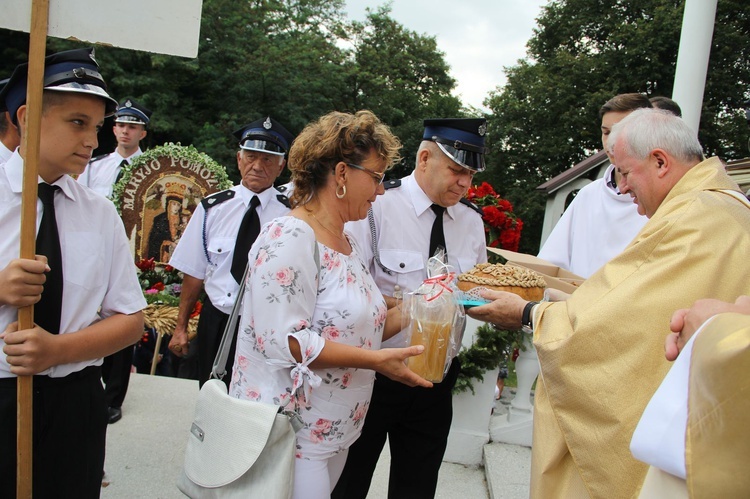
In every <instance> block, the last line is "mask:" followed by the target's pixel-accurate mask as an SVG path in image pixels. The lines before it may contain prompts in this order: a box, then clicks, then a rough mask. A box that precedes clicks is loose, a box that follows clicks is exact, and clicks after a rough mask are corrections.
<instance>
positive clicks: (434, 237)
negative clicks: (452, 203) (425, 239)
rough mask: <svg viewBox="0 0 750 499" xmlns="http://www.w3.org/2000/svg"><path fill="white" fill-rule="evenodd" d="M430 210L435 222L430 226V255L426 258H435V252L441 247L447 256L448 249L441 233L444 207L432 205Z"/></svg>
mask: <svg viewBox="0 0 750 499" xmlns="http://www.w3.org/2000/svg"><path fill="white" fill-rule="evenodd" d="M430 208H432V211H434V212H435V221H434V222H433V224H432V232H430V253H429V254H428V255H427V258H432V257H433V256H435V251H436V250H437V249H438V248H441V247H442V248H443V249H444V250H445V254H446V256H447V255H448V249H447V248H446V246H445V233H444V232H443V213H445V207H443V206H440V205H437V204H433V205H432V206H430Z"/></svg>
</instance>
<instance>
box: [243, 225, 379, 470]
mask: <svg viewBox="0 0 750 499" xmlns="http://www.w3.org/2000/svg"><path fill="white" fill-rule="evenodd" d="M349 241H350V242H351V245H352V253H351V254H350V255H344V254H342V253H339V252H337V251H334V250H332V249H330V248H328V247H326V246H324V245H322V244H320V243H318V242H317V241H316V239H315V233H314V232H313V230H312V228H311V227H310V226H309V225H307V224H306V223H305V222H303V221H302V220H299V219H297V218H294V217H291V216H286V217H280V218H277V219H275V220H273V221H272V222H270V223H268V224H266V226H265V227H264V228H263V230H262V232H261V234H260V235H259V236H258V239H257V240H256V242H255V243H254V244H253V247H252V249H251V250H250V256H249V261H250V272H249V275H248V281H247V285H246V294H245V299H244V303H243V307H242V319H241V321H240V328H239V332H238V336H237V353H236V357H235V363H234V370H233V372H232V383H231V385H230V389H229V392H230V395H232V396H234V397H238V398H242V399H248V400H256V401H259V402H264V403H268V404H276V405H282V406H284V407H285V408H287V409H289V410H294V409H295V406H299V413H300V415H301V416H302V419H303V421H304V423H305V425H304V427H303V428H302V429H301V430H300V431H299V432H297V457H298V458H302V459H327V458H329V457H331V456H333V455H334V454H336V453H337V452H339V451H341V450H343V449H346V448H348V447H349V446H350V445H352V444H353V443H354V441H355V440H356V439H357V438H358V437H359V434H360V432H361V431H362V426H363V425H364V419H365V414H366V413H367V409H368V407H369V404H370V395H371V394H372V385H373V381H374V378H375V373H374V372H373V371H371V370H368V369H354V368H332V369H316V370H314V371H313V370H311V369H310V368H309V367H308V365H309V364H310V362H312V361H313V360H315V358H316V357H317V356H318V354H320V351H321V350H322V349H323V346H324V345H325V340H328V341H335V342H338V343H343V344H346V345H352V346H355V347H359V348H366V349H368V350H372V349H379V348H380V341H381V338H382V334H383V326H384V324H385V317H386V306H385V301H384V299H383V296H382V295H381V293H380V291H379V290H378V288H377V287H376V286H375V283H374V281H373V280H372V277H371V276H370V273H369V271H368V270H367V268H366V267H365V266H364V264H363V263H362V261H361V257H360V256H359V254H358V252H357V247H356V243H355V242H354V241H353V239H352V238H349ZM315 245H317V246H318V249H319V255H318V260H317V261H316V258H315ZM318 262H319V264H320V267H319V268H318ZM318 273H319V275H318ZM289 335H291V336H294V337H295V338H296V339H297V341H298V342H299V344H300V347H301V351H302V356H303V358H302V362H299V363H298V362H297V361H295V360H294V357H292V354H291V353H290V351H289V342H288V336H289Z"/></svg>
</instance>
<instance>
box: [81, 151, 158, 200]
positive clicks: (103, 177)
mask: <svg viewBox="0 0 750 499" xmlns="http://www.w3.org/2000/svg"><path fill="white" fill-rule="evenodd" d="M141 154H143V151H141V148H140V147H139V148H138V150H137V151H136V152H134V153H133V154H132V155H131V156H129V157H127V158H123V157H122V156H120V153H119V152H117V149H115V150H114V152H111V153H109V154H107V155H106V156H105V157H103V158H101V159H94V160H92V161H91V162H90V163H89V164H88V165H87V166H86V170H84V172H83V173H82V174H81V175H80V176H79V177H78V182H79V183H80V184H81V185H85V186H86V187H88V188H89V189H92V190H93V191H94V192H97V193H99V194H101V195H102V196H106V197H108V198H111V197H112V190H113V187H114V185H115V182H116V181H117V176H118V175H119V174H120V171H121V170H122V167H121V166H120V165H121V164H122V162H123V160H125V161H127V162H128V164H130V163H132V162H133V160H134V159H135V158H137V157H138V156H140V155H141Z"/></svg>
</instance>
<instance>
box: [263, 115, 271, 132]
mask: <svg viewBox="0 0 750 499" xmlns="http://www.w3.org/2000/svg"><path fill="white" fill-rule="evenodd" d="M272 126H273V124H272V123H271V117H270V116H268V117H266V121H264V122H263V128H265V129H266V130H270V129H271V127H272Z"/></svg>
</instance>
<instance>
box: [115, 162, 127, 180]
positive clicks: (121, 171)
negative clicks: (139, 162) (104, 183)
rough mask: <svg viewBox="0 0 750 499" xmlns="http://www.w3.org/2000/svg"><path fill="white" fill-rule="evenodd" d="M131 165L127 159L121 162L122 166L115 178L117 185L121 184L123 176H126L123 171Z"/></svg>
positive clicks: (119, 167)
mask: <svg viewBox="0 0 750 499" xmlns="http://www.w3.org/2000/svg"><path fill="white" fill-rule="evenodd" d="M129 164H130V163H128V160H127V159H123V160H122V161H120V166H118V167H117V168H118V170H119V171H118V172H117V177H116V178H115V184H116V183H117V182H119V181H120V179H121V178H122V176H123V175H124V174H125V172H124V171H123V168H125V167H126V166H128V165H129Z"/></svg>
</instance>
